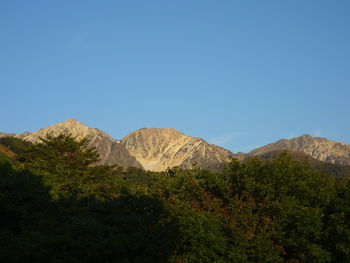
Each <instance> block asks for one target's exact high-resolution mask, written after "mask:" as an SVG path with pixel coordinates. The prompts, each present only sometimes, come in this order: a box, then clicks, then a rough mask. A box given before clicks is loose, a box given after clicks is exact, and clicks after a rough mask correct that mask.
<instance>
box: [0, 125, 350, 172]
mask: <svg viewBox="0 0 350 263" xmlns="http://www.w3.org/2000/svg"><path fill="white" fill-rule="evenodd" d="M60 133H64V134H72V135H73V136H75V137H76V138H77V139H81V138H88V139H89V141H90V146H93V147H96V149H97V151H98V152H99V154H100V158H101V161H100V164H109V165H117V166H122V167H124V168H127V167H131V166H132V167H136V168H142V169H145V170H150V171H164V170H166V169H167V168H168V167H170V168H171V167H174V166H178V167H180V168H183V169H190V168H191V167H192V165H193V164H194V163H198V165H200V167H201V168H203V169H208V170H214V171H215V170H220V169H222V167H223V166H224V165H225V164H226V163H227V162H229V161H230V160H231V159H232V158H238V159H240V160H242V159H245V158H249V157H251V156H261V157H264V156H265V157H266V156H270V155H271V154H273V153H276V152H280V151H289V152H291V153H298V154H299V155H298V156H301V155H302V156H306V157H308V158H311V159H313V160H315V161H316V160H317V161H320V162H323V163H328V164H334V165H342V166H349V165H350V145H347V144H345V143H342V142H335V141H331V140H328V139H325V138H319V137H313V136H310V135H303V136H300V137H298V138H292V139H282V140H279V141H277V142H274V143H271V144H268V145H266V146H263V147H260V148H257V149H254V150H252V151H251V152H249V153H247V154H242V153H237V154H233V153H232V152H231V151H229V150H227V149H224V148H222V147H219V146H217V145H214V144H210V143H208V142H206V141H205V140H203V139H200V138H196V137H191V136H187V135H185V134H183V133H181V132H179V131H177V130H176V129H172V128H165V129H160V128H142V129H139V130H136V131H133V132H131V133H129V134H128V135H127V136H125V137H124V138H123V139H121V140H117V139H114V138H112V137H111V136H110V135H108V134H107V133H105V132H103V131H101V130H99V129H97V128H90V127H88V126H86V125H84V124H82V123H81V122H79V121H77V120H75V119H69V120H67V121H64V122H60V123H57V124H54V125H51V126H49V127H46V128H42V129H40V130H38V131H35V132H25V133H21V134H8V133H0V137H6V136H11V137H16V138H19V139H22V140H25V141H30V142H34V143H35V142H38V141H40V137H43V136H45V135H46V134H52V135H58V134H60ZM2 151H5V149H2Z"/></svg>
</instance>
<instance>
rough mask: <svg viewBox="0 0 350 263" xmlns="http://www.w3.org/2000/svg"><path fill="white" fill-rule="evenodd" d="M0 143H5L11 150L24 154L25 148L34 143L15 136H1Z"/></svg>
mask: <svg viewBox="0 0 350 263" xmlns="http://www.w3.org/2000/svg"><path fill="white" fill-rule="evenodd" d="M0 145H4V146H5V147H6V148H8V149H9V150H10V151H12V152H14V153H16V154H22V153H23V152H24V151H25V149H27V148H28V147H30V146H31V145H32V143H30V142H27V141H24V140H21V139H18V138H15V137H2V138H0Z"/></svg>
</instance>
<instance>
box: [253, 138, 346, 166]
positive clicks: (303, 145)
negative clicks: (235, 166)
mask: <svg viewBox="0 0 350 263" xmlns="http://www.w3.org/2000/svg"><path fill="white" fill-rule="evenodd" d="M281 150H287V151H292V152H299V153H304V154H306V155H308V156H311V157H313V158H314V159H317V160H320V161H323V162H327V163H332V164H338V165H350V145H347V144H345V143H342V142H335V141H331V140H328V139H325V138H320V137H313V136H310V135H303V136H300V137H298V138H293V139H283V140H279V141H277V142H275V143H271V144H268V145H265V146H263V147H260V148H257V149H255V150H253V151H251V152H250V153H249V154H248V156H261V155H264V154H267V153H269V152H276V151H281Z"/></svg>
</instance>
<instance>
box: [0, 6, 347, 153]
mask: <svg viewBox="0 0 350 263" xmlns="http://www.w3.org/2000/svg"><path fill="white" fill-rule="evenodd" d="M0 91H1V93H0V94H1V95H0V96H1V97H0V98H1V113H2V114H1V117H0V131H2V132H16V133H19V132H23V131H26V130H28V131H34V130H37V129H39V128H42V127H45V126H48V125H51V124H54V123H57V122H60V121H64V120H66V119H69V118H76V119H78V120H80V121H81V122H83V123H85V124H86V125H88V126H90V127H97V128H99V129H101V130H104V131H106V132H107V133H109V134H110V135H111V136H113V137H115V138H118V139H120V138H122V137H124V136H125V135H126V134H127V133H129V132H131V131H133V130H135V129H138V128H143V127H160V128H163V127H173V128H176V129H178V130H180V131H182V132H184V133H185V134H187V135H191V136H195V137H201V138H204V139H206V140H208V141H209V142H212V143H216V144H219V145H221V146H223V147H226V148H228V149H230V150H232V151H233V152H237V151H245V152H246V151H249V150H251V149H252V148H254V147H257V146H261V145H264V144H266V143H269V142H273V141H275V140H278V139H281V138H290V137H295V136H300V135H302V134H305V133H308V134H311V135H317V136H321V137H327V138H329V139H333V140H337V141H343V142H345V143H349V144H350V121H349V115H350V110H349V99H350V1H348V0H344V1H342V0H333V1H331V0H326V1H322V0H286V1H281V0H276V1H269V0H264V1H261V0H256V1H251V0H241V1H234V0H227V1H214V0H212V1H206V0H198V1H191V0H186V1H165V0H162V1H152V0H149V1H143V0H142V1H141V0H140V1H132V0H131V1H87V0H84V1H72V0H69V1H68V0H67V1H63V0H61V1H47V0H45V1H36V0H33V1H16V0H4V1H1V2H0Z"/></svg>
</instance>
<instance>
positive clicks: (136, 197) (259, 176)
mask: <svg viewBox="0 0 350 263" xmlns="http://www.w3.org/2000/svg"><path fill="white" fill-rule="evenodd" d="M17 160H18V161H17V162H16V163H14V164H12V165H11V164H10V163H9V162H8V161H7V160H5V159H0V211H1V213H0V261H1V262H191V263H192V262H273V263H275V262H349V258H350V251H349V247H350V185H349V182H347V181H346V180H341V181H338V180H337V179H336V178H335V177H331V176H329V175H326V174H324V173H320V172H319V171H317V170H315V169H314V168H312V167H311V166H310V165H309V164H307V163H304V162H299V161H296V160H293V159H292V158H290V157H289V156H288V155H286V154H282V155H279V156H277V157H275V158H273V159H268V160H262V159H257V158H252V159H249V160H246V161H244V162H240V161H238V160H234V161H232V162H231V163H230V164H229V165H227V166H226V168H225V169H224V171H223V172H222V173H213V172H209V171H205V170H200V169H199V168H198V166H193V169H191V170H181V169H179V168H174V169H168V170H167V171H165V172H161V173H149V172H148V173H147V172H144V171H142V170H138V169H135V170H129V171H128V174H126V173H125V172H124V173H123V172H122V171H119V172H118V171H116V170H114V169H113V168H112V167H110V166H105V165H97V166H96V165H94V164H95V163H96V162H97V161H98V155H97V152H96V150H94V149H90V148H89V147H88V142H87V141H86V140H85V139H82V140H78V141H76V140H75V139H74V138H72V137H71V136H69V135H59V136H57V137H47V138H46V139H45V140H44V141H43V142H42V143H39V144H35V145H32V146H31V147H30V148H29V149H28V150H26V151H25V152H24V153H22V154H20V155H19V156H18V159H17ZM133 173H135V177H132V174H133ZM142 176H144V177H145V178H147V180H144V181H141V180H138V179H137V180H135V178H141V177H142ZM130 179H131V180H130Z"/></svg>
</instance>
